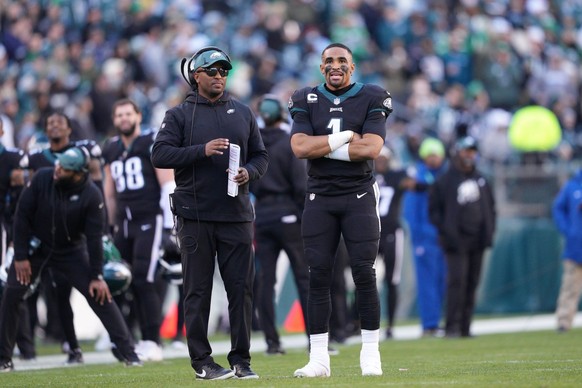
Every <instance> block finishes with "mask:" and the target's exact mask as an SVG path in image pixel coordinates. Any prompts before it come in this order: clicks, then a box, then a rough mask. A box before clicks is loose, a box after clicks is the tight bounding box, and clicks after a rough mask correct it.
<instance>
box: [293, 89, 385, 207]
mask: <svg viewBox="0 0 582 388" xmlns="http://www.w3.org/2000/svg"><path fill="white" fill-rule="evenodd" d="M289 112H290V113H291V117H292V118H293V128H292V135H294V134H296V133H305V134H307V135H311V136H318V135H330V134H332V133H336V132H340V131H344V130H351V131H354V132H356V133H358V134H360V135H364V134H367V133H373V134H376V135H378V136H380V137H381V138H382V139H384V138H385V137H386V128H385V125H386V119H387V118H388V116H389V115H390V113H391V112H392V98H391V97H390V94H389V93H388V92H387V91H385V90H384V89H382V88H380V87H379V86H375V85H368V84H362V83H359V82H357V83H355V84H353V85H352V87H351V88H350V89H348V90H347V91H346V92H345V93H343V94H342V95H339V96H336V95H334V94H333V93H331V92H329V91H328V90H327V89H325V86H324V84H321V85H318V86H317V87H315V88H309V87H308V88H303V89H301V90H298V91H296V92H295V93H294V94H293V96H291V99H290V100H289ZM372 171H373V161H372V160H366V161H361V162H346V161H341V160H335V159H329V158H324V157H322V158H318V159H311V160H309V163H308V175H309V178H308V180H307V191H308V192H309V193H315V194H324V195H340V194H350V193H354V192H361V191H364V189H367V188H368V187H370V186H371V185H372V184H373V183H374V176H373V173H372Z"/></svg>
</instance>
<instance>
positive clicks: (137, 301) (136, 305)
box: [113, 214, 162, 343]
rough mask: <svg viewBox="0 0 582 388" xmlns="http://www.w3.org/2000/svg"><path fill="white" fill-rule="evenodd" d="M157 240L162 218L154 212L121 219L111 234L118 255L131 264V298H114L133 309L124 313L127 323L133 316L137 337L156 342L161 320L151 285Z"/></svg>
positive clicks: (156, 259) (156, 262)
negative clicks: (138, 331) (136, 323)
mask: <svg viewBox="0 0 582 388" xmlns="http://www.w3.org/2000/svg"><path fill="white" fill-rule="evenodd" d="M161 239H162V217H161V216H158V215H155V214H154V215H153V216H151V217H149V218H147V219H141V220H134V221H128V220H124V221H123V222H121V223H120V225H118V228H117V232H116V233H115V235H114V236H113V242H114V244H115V246H116V247H117V249H119V253H121V257H122V258H123V259H125V260H126V261H127V262H128V263H129V264H130V265H131V273H132V276H133V278H132V281H131V286H130V287H131V295H132V296H133V301H131V302H128V301H127V300H126V298H125V296H119V297H117V298H116V301H119V303H120V304H124V303H131V305H130V306H124V307H123V308H124V309H127V308H128V307H129V308H131V309H133V310H134V311H132V312H130V313H129V314H127V315H126V317H128V321H127V325H128V326H130V325H132V324H133V323H134V322H132V317H137V320H138V324H139V327H140V331H141V339H143V340H148V341H154V342H156V343H160V325H161V323H162V307H161V306H162V303H161V300H160V296H159V293H158V290H157V288H156V284H155V281H156V276H155V275H156V269H157V265H158V258H159V253H160V244H161ZM130 327H131V326H130Z"/></svg>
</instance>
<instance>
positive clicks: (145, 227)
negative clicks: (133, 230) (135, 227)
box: [141, 224, 152, 232]
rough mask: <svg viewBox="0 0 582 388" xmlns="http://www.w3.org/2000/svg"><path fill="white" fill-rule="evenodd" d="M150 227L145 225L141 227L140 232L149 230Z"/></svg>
mask: <svg viewBox="0 0 582 388" xmlns="http://www.w3.org/2000/svg"><path fill="white" fill-rule="evenodd" d="M151 227H152V226H151V225H150V224H145V225H142V226H141V230H142V232H145V231H146V230H148V229H150V228H151Z"/></svg>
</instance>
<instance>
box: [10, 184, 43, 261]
mask: <svg viewBox="0 0 582 388" xmlns="http://www.w3.org/2000/svg"><path fill="white" fill-rule="evenodd" d="M37 191H38V178H37V179H34V178H33V179H32V182H31V183H30V185H29V186H28V187H25V188H24V190H22V193H21V194H20V198H19V200H18V205H17V207H16V213H15V215H14V259H15V260H16V261H19V260H25V259H27V258H28V244H29V241H30V239H31V238H32V225H33V222H34V214H35V212H36V204H37V200H36V199H37V195H36V193H37Z"/></svg>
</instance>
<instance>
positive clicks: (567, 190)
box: [552, 170, 582, 331]
mask: <svg viewBox="0 0 582 388" xmlns="http://www.w3.org/2000/svg"><path fill="white" fill-rule="evenodd" d="M552 215H553V217H554V222H555V223H556V226H557V227H558V230H559V231H560V232H561V233H562V234H563V235H564V238H565V244H564V251H563V253H562V259H563V274H562V285H561V288H560V295H559V297H558V305H557V308H556V316H557V319H558V331H567V330H569V329H570V328H571V327H572V321H573V320H574V315H575V314H576V311H577V309H578V302H579V301H580V294H581V293H582V170H579V171H578V172H577V173H576V174H575V175H574V176H573V177H572V178H570V179H569V180H568V181H567V182H566V184H564V186H563V187H562V189H561V190H560V192H559V193H558V195H557V196H556V199H555V200H554V203H553V206H552Z"/></svg>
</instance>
